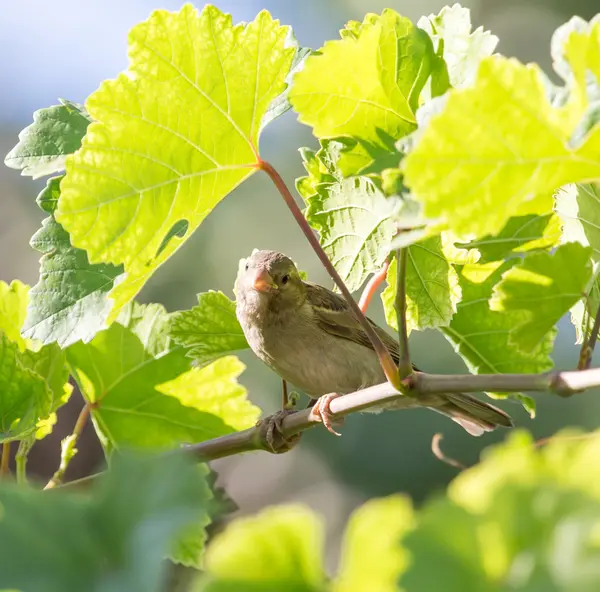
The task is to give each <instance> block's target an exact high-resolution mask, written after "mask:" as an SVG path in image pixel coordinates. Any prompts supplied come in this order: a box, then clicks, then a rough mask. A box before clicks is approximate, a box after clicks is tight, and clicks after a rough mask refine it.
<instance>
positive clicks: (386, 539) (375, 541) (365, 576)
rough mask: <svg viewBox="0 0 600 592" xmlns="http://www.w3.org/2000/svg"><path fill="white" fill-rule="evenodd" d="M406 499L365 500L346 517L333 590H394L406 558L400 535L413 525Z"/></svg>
mask: <svg viewBox="0 0 600 592" xmlns="http://www.w3.org/2000/svg"><path fill="white" fill-rule="evenodd" d="M413 522H414V519H413V512H412V507H411V503H410V500H408V499H407V498H405V497H403V496H399V495H395V496H390V497H387V498H382V499H374V500H371V501H368V502H367V503H365V504H364V505H363V506H361V507H360V508H359V509H358V510H356V511H355V512H354V514H353V515H352V516H351V517H350V520H349V522H348V526H347V527H346V534H345V535H344V541H343V544H342V557H341V564H340V571H339V573H338V576H337V578H336V579H335V581H334V583H333V586H332V591H333V592H363V591H365V590H377V592H395V591H396V590H398V588H397V586H396V582H397V581H398V578H399V576H400V574H402V573H403V572H404V571H405V569H406V568H407V566H408V564H409V562H410V559H409V557H408V554H407V553H406V550H405V549H403V548H402V547H401V545H400V537H401V536H403V535H405V534H406V532H408V531H409V530H411V528H412V527H413Z"/></svg>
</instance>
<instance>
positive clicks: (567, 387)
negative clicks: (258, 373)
mask: <svg viewBox="0 0 600 592" xmlns="http://www.w3.org/2000/svg"><path fill="white" fill-rule="evenodd" d="M598 386H600V368H594V369H591V370H574V371H568V372H549V373H544V374H481V375H473V374H455V375H443V374H425V373H422V372H414V373H413V374H412V375H411V376H410V377H408V378H407V379H406V380H405V381H404V384H403V387H404V390H403V392H400V391H398V390H396V389H395V388H394V387H393V385H391V384H390V383H389V382H384V383H382V384H378V385H375V386H372V387H369V388H366V389H363V390H360V391H356V392H355V393H350V394H348V395H344V396H343V397H337V398H336V399H333V401H332V402H331V405H330V407H331V412H332V418H333V419H336V418H341V417H344V416H346V415H349V414H351V413H356V412H358V411H363V410H365V409H368V408H369V407H377V406H380V405H382V404H384V403H389V402H392V401H399V400H402V399H405V397H406V392H407V391H408V392H409V394H411V395H412V394H415V395H416V394H424V393H427V394H434V393H474V392H479V391H491V392H521V391H538V392H541V391H546V392H554V393H556V394H558V395H561V396H571V395H573V394H575V393H578V392H580V391H582V390H585V389H588V388H594V387H598ZM316 425H321V424H320V421H319V420H318V419H315V418H314V417H313V416H312V413H311V409H310V408H309V409H304V410H302V411H297V412H296V413H292V414H290V415H288V416H287V417H286V418H284V419H283V421H282V430H281V435H282V437H283V438H288V437H290V436H293V435H294V434H298V433H299V432H302V431H305V430H307V429H310V428H313V427H315V426H316ZM185 449H186V450H187V451H188V452H189V453H190V454H192V455H194V456H195V457H197V458H198V459H199V460H201V461H204V462H208V461H212V460H216V459H219V458H224V457H227V456H233V455H236V454H240V453H242V452H252V451H256V450H265V451H268V452H273V450H272V449H271V448H270V447H269V445H268V444H267V440H266V429H265V424H264V423H259V425H257V426H256V427H253V428H249V429H247V430H243V431H241V432H236V433H234V434H229V435H227V436H221V437H219V438H214V439H212V440H207V441H206V442H200V443H199V444H193V445H191V446H186V447H185ZM167 454H168V453H167ZM96 476H97V475H92V476H90V477H85V478H84V479H79V480H77V481H72V482H70V483H66V484H65V485H62V486H59V487H60V488H62V487H71V486H77V485H82V484H88V483H91V481H92V480H93V479H95V478H96Z"/></svg>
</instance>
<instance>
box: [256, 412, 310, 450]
mask: <svg viewBox="0 0 600 592" xmlns="http://www.w3.org/2000/svg"><path fill="white" fill-rule="evenodd" d="M292 413H295V411H294V410H293V409H282V410H281V411H278V412H277V413H273V415H269V416H268V417H265V418H264V419H261V420H259V421H258V422H256V427H258V428H259V432H260V436H261V441H262V442H264V443H265V444H266V445H267V447H268V449H269V451H270V452H273V453H274V454H282V453H283V452H288V451H289V450H291V449H292V448H294V446H296V444H298V442H299V441H300V436H301V435H302V434H301V433H300V434H294V435H293V436H284V435H283V432H282V426H281V424H282V422H283V420H284V419H285V418H286V417H287V416H288V415H290V414H292Z"/></svg>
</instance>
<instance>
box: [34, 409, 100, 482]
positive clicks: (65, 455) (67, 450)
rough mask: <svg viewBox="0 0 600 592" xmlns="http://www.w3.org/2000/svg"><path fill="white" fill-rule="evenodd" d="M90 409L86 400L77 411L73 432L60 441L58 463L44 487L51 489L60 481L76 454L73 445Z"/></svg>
mask: <svg viewBox="0 0 600 592" xmlns="http://www.w3.org/2000/svg"><path fill="white" fill-rule="evenodd" d="M91 409H92V406H91V404H90V403H87V402H86V404H85V405H84V406H83V408H82V409H81V411H80V412H79V416H78V417H77V421H76V422H75V426H74V427H73V432H72V433H71V434H70V435H69V436H67V437H66V438H65V439H64V440H63V441H62V445H61V455H60V465H59V467H58V469H56V472H55V473H54V475H53V476H52V479H50V481H48V483H47V484H46V487H44V489H53V488H54V487H56V486H57V485H60V484H61V483H62V480H63V479H64V476H65V472H66V471H67V467H68V466H69V463H70V462H71V459H72V458H73V457H74V456H75V455H76V454H77V448H76V447H75V446H76V444H77V440H78V439H79V437H80V436H81V434H82V432H83V429H84V428H85V425H86V424H87V421H88V418H89V416H90V411H91Z"/></svg>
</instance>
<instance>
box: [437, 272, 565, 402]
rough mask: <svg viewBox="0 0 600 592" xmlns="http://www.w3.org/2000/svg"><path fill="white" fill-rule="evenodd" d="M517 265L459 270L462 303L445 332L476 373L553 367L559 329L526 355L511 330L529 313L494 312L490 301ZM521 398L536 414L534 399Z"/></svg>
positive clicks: (517, 371)
mask: <svg viewBox="0 0 600 592" xmlns="http://www.w3.org/2000/svg"><path fill="white" fill-rule="evenodd" d="M514 263H515V261H509V262H506V263H503V264H500V263H490V264H487V265H478V264H472V265H465V266H463V267H462V268H460V270H459V281H460V286H461V289H462V300H461V301H460V302H459V303H458V305H457V311H456V314H455V315H454V316H453V317H452V321H451V322H450V325H449V326H448V327H444V328H443V329H442V331H443V332H444V334H445V336H446V338H447V339H448V341H450V343H452V345H453V346H454V348H455V349H456V351H457V353H458V354H459V355H460V356H461V357H462V359H463V360H464V361H465V363H466V364H467V367H468V368H469V370H470V371H471V372H473V373H474V374H501V373H510V372H514V373H535V372H544V371H546V370H550V369H551V368H552V365H553V364H552V359H551V358H550V354H551V353H552V348H553V343H554V337H555V336H556V330H554V329H553V330H551V331H549V332H548V333H547V334H546V335H545V336H544V338H543V339H542V340H541V341H540V343H538V344H537V345H536V347H535V348H534V349H533V350H532V351H531V352H528V353H524V352H523V351H522V349H521V348H518V347H514V344H513V343H512V340H511V331H512V329H513V327H514V326H515V325H519V324H521V323H523V322H524V321H525V320H526V319H527V313H526V312H524V311H520V310H511V311H505V312H496V311H492V310H490V306H489V299H490V298H491V296H492V291H493V289H494V286H495V285H496V284H497V283H498V281H500V278H501V277H502V274H503V273H504V272H505V271H507V270H508V269H510V268H511V267H512V266H513V265H514ZM492 394H493V395H494V396H502V397H504V396H506V395H502V394H501V393H492ZM511 396H514V395H511ZM517 398H519V399H520V400H521V401H522V403H523V404H524V405H525V407H526V409H527V410H528V411H529V412H530V413H533V412H534V410H535V404H534V402H533V400H532V399H530V398H529V397H523V396H522V395H517Z"/></svg>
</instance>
